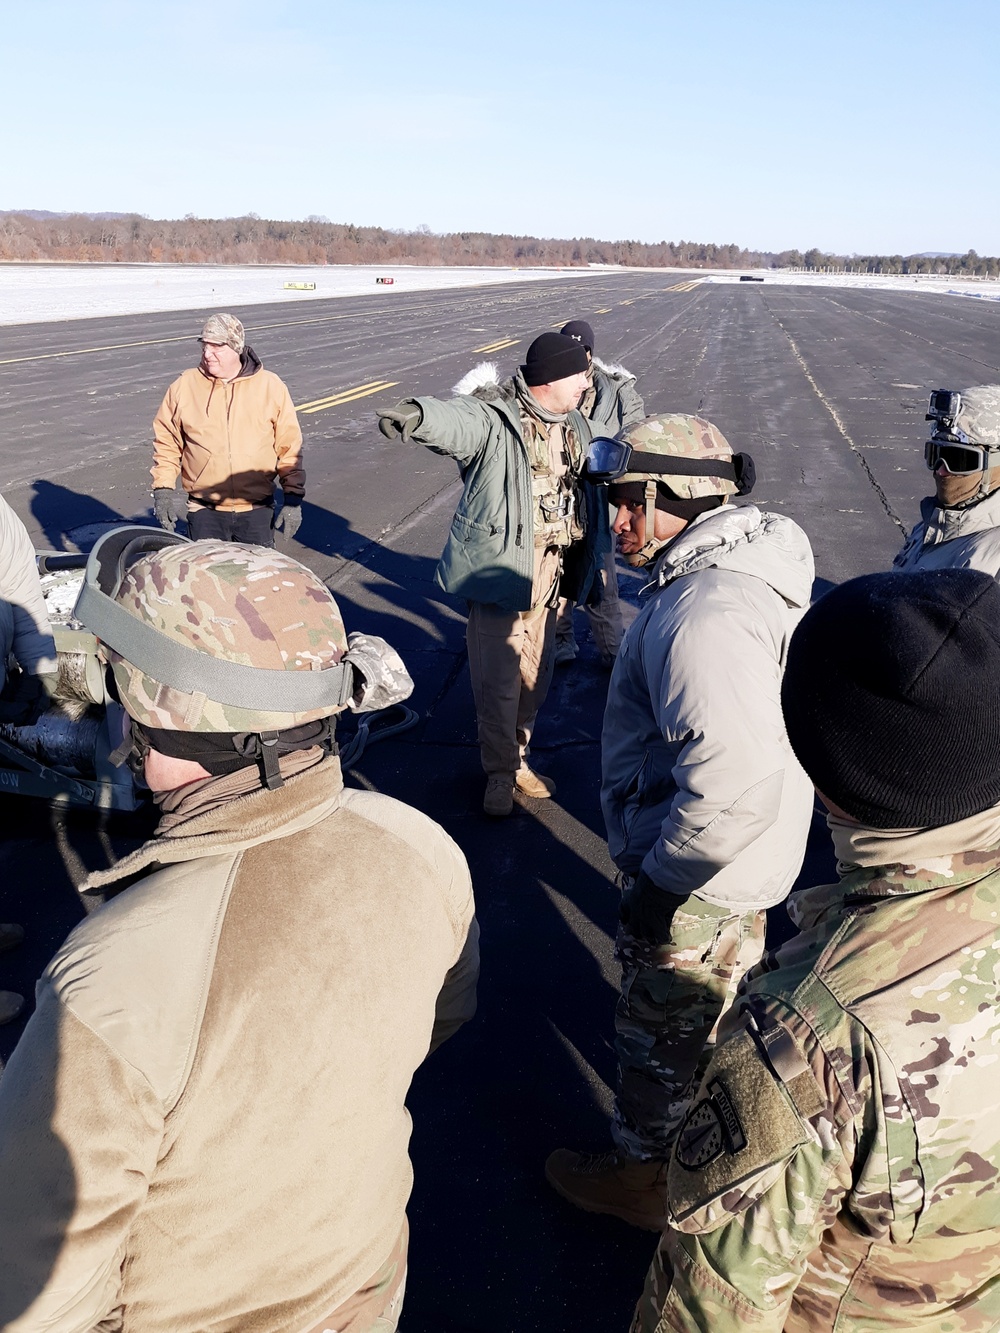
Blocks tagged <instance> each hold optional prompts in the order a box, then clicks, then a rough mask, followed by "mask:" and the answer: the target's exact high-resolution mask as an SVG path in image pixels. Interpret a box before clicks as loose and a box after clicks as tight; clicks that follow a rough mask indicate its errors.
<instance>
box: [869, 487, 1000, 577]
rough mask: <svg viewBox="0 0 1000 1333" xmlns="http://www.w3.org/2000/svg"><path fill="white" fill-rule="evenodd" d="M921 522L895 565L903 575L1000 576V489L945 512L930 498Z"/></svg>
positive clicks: (923, 503) (922, 507) (922, 505)
mask: <svg viewBox="0 0 1000 1333" xmlns="http://www.w3.org/2000/svg"><path fill="white" fill-rule="evenodd" d="M920 516H921V517H920V522H919V523H918V524H917V525H916V526H915V527H914V529H913V531H912V532H911V533H910V535H909V537H907V539H906V543H905V545H904V546H903V549H902V550H901V551H900V552H899V554H898V555H897V556H896V558H895V560H894V561H893V562H892V567H893V569H894V570H896V572H897V573H900V574H913V573H916V572H917V571H919V570H926V569H978V570H981V571H982V573H984V574H989V575H990V576H991V577H992V578H997V577H998V575H1000V490H997V491H994V492H993V494H992V495H988V496H987V497H986V499H985V500H980V501H979V503H978V504H974V505H970V506H969V508H968V509H942V508H941V507H940V506H939V505H938V504H937V503H936V502H935V500H934V497H933V496H928V497H927V498H926V499H924V500H921V502H920Z"/></svg>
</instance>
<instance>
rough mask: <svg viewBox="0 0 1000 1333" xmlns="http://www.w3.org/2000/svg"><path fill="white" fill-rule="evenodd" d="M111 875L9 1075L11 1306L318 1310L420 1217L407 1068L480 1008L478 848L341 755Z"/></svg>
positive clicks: (287, 1319) (198, 1320) (57, 1332)
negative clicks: (473, 854) (413, 1189)
mask: <svg viewBox="0 0 1000 1333" xmlns="http://www.w3.org/2000/svg"><path fill="white" fill-rule="evenodd" d="M137 875H138V876H139V878H138V880H137V881H136V876H137ZM108 884H112V885H113V887H116V888H121V889H123V892H120V893H119V894H118V896H117V897H115V898H113V899H112V900H111V901H109V902H107V903H106V904H105V905H104V906H102V907H100V908H99V909H98V910H97V911H96V912H94V913H93V914H92V915H91V916H89V917H87V918H86V920H85V921H83V922H82V923H81V924H80V925H79V926H78V927H77V928H76V929H75V930H74V931H73V932H72V934H71V935H70V936H69V938H68V939H67V941H66V943H65V944H64V945H63V947H62V948H61V949H60V951H59V952H58V954H57V955H56V957H55V958H54V959H53V961H52V963H51V964H50V965H49V967H48V969H47V970H46V972H45V974H44V976H43V978H42V980H41V982H40V983H39V987H38V1008H37V1011H36V1013H35V1014H34V1016H33V1017H32V1019H31V1021H30V1023H29V1024H28V1027H27V1029H26V1030H25V1033H24V1035H23V1037H22V1038H21V1041H20V1042H19V1044H18V1046H17V1049H16V1050H15V1052H14V1054H13V1056H12V1058H11V1061H10V1064H9V1065H8V1067H7V1070H6V1072H5V1074H4V1076H3V1079H2V1080H0V1328H3V1329H5V1330H11V1331H12V1333H13V1331H15V1330H16V1333H28V1331H29V1330H30V1331H31V1333H39V1330H47V1331H51V1333H92V1331H94V1330H96V1329H98V1328H99V1329H100V1330H101V1333H117V1331H119V1330H120V1331H121V1333H182V1331H183V1333H194V1330H208V1329H211V1330H213V1333H226V1331H227V1330H231V1331H232V1333H235V1331H236V1330H239V1331H240V1333H301V1330H302V1329H305V1328H310V1327H312V1326H313V1325H314V1324H315V1323H316V1322H318V1321H319V1320H321V1319H323V1317H324V1316H325V1315H326V1314H327V1313H329V1312H331V1311H333V1310H335V1309H336V1308H337V1306H339V1305H340V1304H341V1303H342V1302H344V1301H345V1300H347V1299H348V1297H350V1296H351V1295H352V1294H353V1293H355V1292H356V1291H357V1290H358V1289H359V1288H361V1287H362V1286H363V1285H364V1284H365V1282H366V1280H367V1279H368V1278H369V1277H370V1276H371V1275H372V1274H373V1273H375V1272H376V1270H377V1269H378V1268H379V1266H380V1265H381V1264H382V1262H383V1261H384V1260H385V1259H386V1258H387V1256H388V1255H389V1253H390V1251H391V1250H392V1247H393V1245H394V1244H395V1242H396V1239H397V1237H398V1235H399V1231H400V1228H401V1226H402V1223H403V1216H404V1209H405V1206H406V1201H407V1197H408V1195H409V1193H410V1186H411V1168H410V1163H409V1159H408V1156H407V1144H408V1140H409V1135H410V1119H409V1115H408V1113H407V1110H406V1107H405V1105H404V1099H405V1096H406V1092H407V1089H408V1087H409V1084H410V1079H411V1076H412V1074H413V1071H414V1070H415V1069H416V1067H417V1066H418V1065H419V1064H420V1062H421V1061H422V1060H423V1058H424V1056H425V1055H426V1054H427V1051H428V1048H429V1046H430V1045H431V1044H432V1040H433V1041H434V1042H436V1041H438V1040H440V1039H443V1038H444V1037H445V1036H447V1035H450V1033H451V1032H453V1031H454V1030H455V1029H456V1028H457V1027H458V1026H459V1024H461V1023H462V1022H464V1021H465V1020H466V1019H467V1018H469V1017H471V1015H472V1013H473V1011H474V1008H475V998H474V996H475V978H476V972H477V965H478V954H477V949H476V935H477V932H476V928H475V922H474V918H473V902H472V894H471V888H470V883H469V874H468V869H467V867H466V864H465V860H464V858H463V856H462V854H461V852H460V851H459V850H458V848H457V847H456V846H455V844H454V843H453V842H452V841H451V839H450V838H449V837H448V836H447V835H446V834H445V833H444V832H443V830H441V829H440V828H439V827H438V826H437V825H436V824H434V823H433V822H432V821H431V820H429V819H427V818H426V816H424V815H421V814H419V813H418V812H417V811H415V810H411V809H410V808H409V807H408V806H405V805H402V804H400V803H399V802H398V801H394V800H391V799H389V798H388V797H384V796H380V795H377V794H375V793H371V792H362V791H354V790H350V791H345V790H344V788H343V786H342V783H341V778H340V766H339V763H338V761H337V760H336V759H329V760H327V761H325V762H324V763H322V764H321V765H320V766H318V767H317V768H315V769H312V770H310V771H308V772H306V773H303V774H300V775H299V776H297V777H293V778H291V779H290V780H289V781H288V782H287V783H286V784H285V786H284V787H283V788H281V789H280V790H278V791H275V792H267V791H258V792H254V793H253V794H251V795H249V796H245V797H241V798H238V799H236V800H234V801H231V802H229V803H228V804H227V805H225V806H222V807H218V808H216V809H212V810H209V811H206V812H205V813H203V814H201V815H194V816H193V817H192V818H191V820H190V821H189V822H188V823H186V824H182V825H181V826H179V827H177V828H174V829H172V830H171V831H170V832H169V834H167V835H164V836H163V837H160V838H154V839H153V840H152V841H151V842H149V843H147V844H146V845H145V846H144V847H142V848H141V849H140V850H139V851H138V852H136V853H135V854H133V855H132V856H130V857H128V858H126V859H125V860H124V861H122V862H120V863H119V864H118V865H117V866H116V867H115V868H114V869H113V870H111V871H108V872H105V873H103V874H100V875H96V876H92V878H91V881H90V885H91V886H97V885H102V886H104V885H108ZM129 885H130V887H126V886H129Z"/></svg>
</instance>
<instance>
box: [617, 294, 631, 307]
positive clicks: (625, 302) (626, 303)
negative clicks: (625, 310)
mask: <svg viewBox="0 0 1000 1333" xmlns="http://www.w3.org/2000/svg"><path fill="white" fill-rule="evenodd" d="M634 301H635V297H634V296H633V297H632V300H631V301H619V302H618V304H619V305H632V304H633V303H634Z"/></svg>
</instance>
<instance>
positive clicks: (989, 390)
mask: <svg viewBox="0 0 1000 1333" xmlns="http://www.w3.org/2000/svg"><path fill="white" fill-rule="evenodd" d="M961 397H962V406H961V410H960V411H959V414H958V416H957V417H956V419H955V425H956V426H957V427H958V428H959V430H964V431H965V433H966V435H968V437H969V439H970V440H971V441H972V442H973V443H974V444H986V445H991V446H992V447H993V448H997V447H998V446H1000V384H974V385H973V386H972V388H971V389H963V390H962V395H961Z"/></svg>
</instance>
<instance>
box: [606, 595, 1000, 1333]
mask: <svg viewBox="0 0 1000 1333" xmlns="http://www.w3.org/2000/svg"><path fill="white" fill-rule="evenodd" d="M782 702H783V705H784V710H785V717H786V721H787V726H788V735H789V738H790V740H791V742H792V745H793V747H794V749H795V751H796V753H797V754H798V756H799V758H800V759H801V761H802V763H803V765H804V766H805V769H806V771H807V772H808V773H809V775H810V777H811V778H812V779H813V780H814V782H815V783H816V787H817V790H818V791H819V792H820V795H821V798H822V800H823V801H824V803H825V804H826V806H827V808H828V810H829V811H830V814H829V825H830V829H831V832H832V834H833V842H834V848H835V850H836V852H837V855H838V858H839V866H838V871H839V873H840V875H841V876H842V878H841V879H840V882H839V883H837V884H828V885H823V886H822V887H820V888H812V889H806V890H803V891H801V892H799V893H797V894H795V895H794V897H793V898H792V899H791V901H790V903H789V911H790V913H791V915H792V917H793V919H794V920H795V921H796V923H797V924H798V926H799V927H800V930H801V933H800V934H799V935H797V936H796V937H794V938H793V939H792V940H790V941H789V942H788V943H787V944H785V945H783V946H782V947H781V948H780V949H779V950H778V951H777V953H776V954H775V955H773V956H772V957H770V958H769V959H767V960H766V961H765V963H764V964H763V965H762V967H761V968H760V969H758V970H757V971H755V973H752V974H751V976H750V977H749V978H748V979H747V983H746V984H745V986H744V987H742V988H741V994H740V999H739V1000H738V1001H737V1004H736V1006H734V1009H733V1011H732V1013H731V1017H730V1020H729V1021H727V1023H726V1025H725V1028H726V1030H725V1032H724V1033H723V1035H722V1038H721V1039H720V1043H719V1046H718V1048H717V1050H716V1052H715V1055H714V1057H713V1059H712V1062H711V1064H710V1065H709V1067H708V1070H707V1072H706V1074H705V1078H704V1081H703V1083H702V1086H701V1089H700V1092H699V1095H698V1097H697V1099H696V1101H695V1102H694V1105H693V1106H692V1109H691V1111H690V1112H689V1114H688V1116H687V1119H686V1120H685V1122H684V1125H683V1126H682V1128H681V1131H680V1134H679V1136H678V1139H677V1146H676V1151H675V1154H674V1157H673V1160H672V1161H671V1163H670V1169H669V1175H668V1182H667V1194H668V1202H669V1208H670V1225H669V1227H668V1228H667V1230H666V1231H665V1233H664V1235H663V1238H662V1240H661V1242H660V1247H659V1249H658V1251H657V1254H656V1257H655V1259H654V1261H653V1264H652V1267H651V1268H650V1271H649V1274H648V1277H647V1279H646V1288H645V1291H644V1293H643V1296H642V1299H641V1300H640V1302H639V1305H638V1308H637V1310H636V1315H635V1320H634V1323H633V1326H632V1327H633V1333H667V1330H674V1331H675V1333H695V1331H696V1330H697V1331H698V1333H702V1330H705V1329H711V1330H712V1333H737V1330H740V1331H742V1330H744V1329H747V1328H752V1329H754V1330H759V1333H779V1330H783V1331H784V1333H833V1331H834V1330H836V1333H868V1331H869V1330H874V1329H878V1330H884V1331H885V1333H919V1331H921V1330H929V1329H933V1330H934V1331H935V1333H995V1330H996V1329H997V1328H998V1327H1000V1209H998V1206H997V1198H998V1194H1000V1118H998V1112H1000V1085H998V1080H997V1073H996V1060H997V1050H998V1048H1000V1009H998V1003H997V986H998V982H1000V589H998V588H997V586H996V584H995V583H994V582H993V581H992V580H991V579H990V578H989V577H988V576H987V575H985V574H982V573H979V572H976V571H973V570H942V571H939V572H928V573H923V574H904V575H898V574H874V575H869V576H867V577H865V578H861V579H854V580H852V581H851V582H850V583H846V584H843V585H842V586H841V587H840V588H837V589H835V590H834V591H833V592H831V593H829V594H828V595H827V596H826V597H824V598H823V599H822V600H821V601H820V602H819V603H817V605H816V606H815V607H813V609H812V610H811V611H810V612H808V613H807V615H806V616H805V618H804V619H803V621H802V624H801V625H800V627H799V629H798V630H797V631H796V633H795V634H794V636H793V638H792V643H791V647H790V650H789V654H788V667H787V670H786V672H785V679H784V685H783V689H782Z"/></svg>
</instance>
